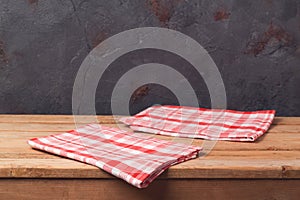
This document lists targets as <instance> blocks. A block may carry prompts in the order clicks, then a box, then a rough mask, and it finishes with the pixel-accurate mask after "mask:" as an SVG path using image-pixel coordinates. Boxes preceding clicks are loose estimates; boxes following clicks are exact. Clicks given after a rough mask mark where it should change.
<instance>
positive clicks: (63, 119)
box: [0, 114, 300, 125]
mask: <svg viewBox="0 0 300 200" xmlns="http://www.w3.org/2000/svg"><path fill="white" fill-rule="evenodd" d="M75 117H76V122H79V123H89V122H96V121H97V120H95V116H91V115H76V116H75ZM120 117H123V116H111V115H98V116H96V118H97V119H98V122H100V123H105V124H114V123H116V122H117V120H116V119H118V118H120ZM12 122H23V123H24V122H25V123H61V124H65V123H72V122H74V116H73V115H5V114H2V115H1V114H0V123H12ZM277 124H278V125H300V117H275V119H274V121H273V125H277Z"/></svg>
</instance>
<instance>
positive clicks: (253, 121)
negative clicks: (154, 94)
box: [120, 105, 275, 141]
mask: <svg viewBox="0 0 300 200" xmlns="http://www.w3.org/2000/svg"><path fill="white" fill-rule="evenodd" d="M274 116H275V110H262V111H252V112H243V111H234V110H220V109H205V108H194V107H186V106H171V105H165V106H152V107H150V108H147V109H145V110H144V111H142V112H140V113H138V114H136V115H135V116H131V117H123V118H121V119H120V121H121V122H123V123H125V124H127V125H129V126H130V128H131V129H133V130H135V131H142V132H148V133H153V134H160V135H168V136H177V137H187V138H201V139H208V140H228V141H255V140H256V139H257V138H259V137H260V136H262V135H263V134H264V133H265V132H266V131H267V130H268V128H269V127H270V125H271V123H272V121H273V119H274Z"/></svg>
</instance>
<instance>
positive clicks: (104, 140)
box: [28, 124, 201, 188]
mask: <svg viewBox="0 0 300 200" xmlns="http://www.w3.org/2000/svg"><path fill="white" fill-rule="evenodd" d="M28 144H29V145H30V146H32V147H33V148H36V149H40V150H43V151H47V152H50V153H53V154H57V155H60V156H64V157H68V158H71V159H74V160H78V161H81V162H85V163H88V164H91V165H95V166H97V167H99V168H101V169H103V170H105V171H107V172H108V173H111V174H113V175H114V176H116V177H119V178H121V179H123V180H125V181H127V182H128V183H130V184H132V185H134V186H136V187H138V188H145V187H147V186H148V185H149V184H150V183H151V182H152V181H153V180H154V179H155V178H156V177H157V176H159V175H160V174H161V173H162V172H163V171H164V170H166V169H167V168H169V167H170V166H172V165H175V164H177V163H181V162H184V161H186V160H189V159H192V158H196V157H197V155H198V152H199V151H200V150H201V147H196V146H191V145H185V144H180V143H174V142H170V141H165V140H159V139H155V138H151V137H146V136H142V135H141V134H136V133H130V132H126V131H124V130H120V129H117V128H111V127H105V126H101V125H99V124H89V125H86V126H83V127H81V128H78V129H76V130H71V131H69V132H66V133H62V134H56V135H50V136H46V137H40V138H33V139H30V140H28Z"/></svg>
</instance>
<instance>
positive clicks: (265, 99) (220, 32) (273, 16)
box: [0, 0, 300, 116]
mask: <svg viewBox="0 0 300 200" xmlns="http://www.w3.org/2000/svg"><path fill="white" fill-rule="evenodd" d="M145 26H156V27H166V28H170V29H174V30H177V31H181V32H183V33H184V34H187V35H188V36H190V37H192V38H194V39H195V40H197V41H198V42H199V43H200V44H201V45H202V46H204V47H205V49H206V50H207V51H208V52H209V53H210V55H211V57H212V58H213V59H214V61H215V63H216V64H217V66H218V68H219V70H220V73H221V75H222V78H223V80H224V84H225V88H226V93H227V102H228V108H229V109H238V110H257V109H275V110H277V115H281V116H300V89H299V86H300V1H299V0H247V1H246V0H226V1H225V0H224V1H221V0H198V1H197V0H162V1H160V0H18V1H11V0H0V85H1V87H0V113H45V114H55V113H56V114H72V87H73V83H74V80H75V77H76V73H77V71H78V69H79V67H80V64H81V63H82V61H83V59H84V58H85V57H86V56H87V54H88V53H89V52H90V51H91V50H92V49H93V48H94V47H95V46H97V45H98V44H99V43H100V42H101V41H103V40H105V39H106V38H108V37H110V36H112V35H114V34H117V33H119V32H122V31H125V30H128V29H132V28H137V27H145ZM155 61H159V62H160V63H163V64H168V65H169V66H172V67H174V68H176V69H178V70H179V71H180V72H181V73H182V74H184V75H185V76H186V77H187V78H188V79H189V80H190V83H191V85H192V86H193V87H194V89H195V91H196V92H197V95H198V99H199V103H200V106H202V107H210V99H209V97H208V95H209V94H208V91H207V88H206V86H205V84H204V82H203V80H202V78H201V77H200V76H197V75H195V73H193V70H192V68H191V67H190V66H189V65H188V64H187V63H186V62H185V61H184V60H182V59H179V58H177V57H176V56H174V55H172V54H168V52H160V51H155V50H151V49H149V50H140V51H135V52H132V53H130V54H128V55H124V56H122V57H121V58H120V59H118V60H117V61H116V62H114V63H113V64H112V65H111V66H110V67H109V70H108V71H107V73H105V76H104V79H101V81H100V82H99V86H98V89H97V96H96V110H97V113H98V114H110V113H111V110H110V95H111V92H112V89H113V87H114V84H115V83H116V81H117V80H118V78H119V77H121V76H122V73H124V72H126V70H128V69H130V68H132V67H134V66H136V65H138V64H142V63H149V62H155ZM120 69H121V70H120ZM155 103H160V104H177V103H178V102H177V99H176V97H175V96H174V94H172V92H171V91H169V90H168V89H166V88H164V87H162V86H158V85H155V84H150V85H145V86H143V87H141V88H140V89H139V90H137V91H136V92H135V93H134V94H133V95H132V99H131V101H130V110H131V113H136V112H137V111H139V110H141V109H143V108H145V107H147V106H150V105H152V104H155Z"/></svg>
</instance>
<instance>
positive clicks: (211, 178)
mask: <svg viewBox="0 0 300 200" xmlns="http://www.w3.org/2000/svg"><path fill="white" fill-rule="evenodd" d="M116 119H117V118H116ZM95 122H99V123H101V124H103V125H106V126H118V127H120V128H122V129H126V130H128V131H131V130H130V129H128V127H126V126H124V125H123V124H120V123H117V121H116V120H115V118H113V117H112V116H98V117H96V118H95V117H90V116H78V117H76V120H74V118H73V116H68V115H0V197H1V199H41V198H42V199H45V198H46V199H47V198H49V199H55V197H63V198H62V199H64V198H66V199H67V198H71V199H112V198H113V199H123V197H124V195H126V199H128V198H130V199H141V198H145V199H147V198H148V199H153V198H161V199H171V198H172V199H173V198H174V199H182V198H183V197H184V198H185V199H189V198H191V199H193V198H194V199H200V198H208V199H211V198H215V199H226V198H227V199H298V197H299V196H300V192H299V190H297V188H299V186H300V118H297V117H277V118H276V119H275V121H274V123H273V125H272V126H271V128H270V130H269V131H268V133H266V135H265V136H263V137H261V138H260V139H259V140H258V141H256V142H254V143H249V142H225V141H218V142H211V141H205V140H199V139H195V140H192V139H182V138H175V139H174V138H172V137H166V136H154V137H157V138H161V139H166V140H173V141H177V142H184V143H188V144H194V145H199V146H203V145H204V146H212V145H213V149H212V151H211V152H210V153H209V154H208V155H202V156H200V157H199V158H197V159H194V160H191V161H187V162H184V163H181V164H178V165H175V166H172V167H171V168H170V169H169V170H167V171H166V172H165V173H163V174H162V175H161V176H160V177H159V178H158V180H155V181H154V182H153V183H152V184H151V185H150V187H149V188H147V189H146V190H138V189H136V188H134V187H132V186H130V185H129V184H126V183H125V182H124V181H121V180H119V179H116V178H114V177H113V176H111V175H110V174H108V173H106V172H104V171H102V170H100V169H98V168H96V167H94V166H91V165H87V164H84V163H80V162H78V161H73V160H71V159H66V158H62V157H59V156H56V155H52V154H48V153H45V152H42V151H38V150H34V149H32V148H31V147H30V146H29V145H28V144H27V143H26V141H27V140H28V139H30V138H33V137H40V136H47V135H49V134H54V133H62V132H65V131H68V130H70V129H74V128H76V127H78V126H81V125H84V124H86V123H95ZM144 134H145V133H144ZM112 188H113V189H112ZM110 190H111V191H113V192H107V191H110ZM266 190H267V191H266ZM84 193H85V196H84V197H82V196H81V195H83V194H84ZM45 195H46V197H45ZM75 197H76V198H75ZM79 197H80V198H79ZM81 197H82V198H81ZM222 197H225V198H222Z"/></svg>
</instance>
